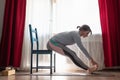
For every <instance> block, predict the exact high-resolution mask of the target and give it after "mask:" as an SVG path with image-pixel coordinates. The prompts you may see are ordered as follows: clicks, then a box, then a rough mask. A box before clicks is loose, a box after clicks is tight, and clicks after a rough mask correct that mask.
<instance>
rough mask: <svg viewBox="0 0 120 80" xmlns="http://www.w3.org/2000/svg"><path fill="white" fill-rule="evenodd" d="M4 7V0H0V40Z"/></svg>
mask: <svg viewBox="0 0 120 80" xmlns="http://www.w3.org/2000/svg"><path fill="white" fill-rule="evenodd" d="M4 7H5V0H0V41H1V36H2V26H3V16H4Z"/></svg>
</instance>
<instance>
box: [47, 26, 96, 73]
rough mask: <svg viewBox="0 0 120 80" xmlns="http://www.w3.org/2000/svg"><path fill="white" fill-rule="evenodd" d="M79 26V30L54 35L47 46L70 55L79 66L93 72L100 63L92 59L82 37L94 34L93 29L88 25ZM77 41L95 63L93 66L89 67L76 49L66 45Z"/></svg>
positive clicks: (62, 53)
mask: <svg viewBox="0 0 120 80" xmlns="http://www.w3.org/2000/svg"><path fill="white" fill-rule="evenodd" d="M77 28H78V29H79V31H70V32H62V33H59V34H56V35H55V36H53V37H52V38H51V39H50V40H49V41H48V44H47V48H48V49H49V50H54V51H56V52H58V53H60V54H61V55H65V56H68V57H69V58H70V59H71V60H72V61H73V63H75V64H76V65H77V66H79V67H80V68H83V69H84V70H86V72H87V73H92V72H94V71H95V70H97V67H98V64H97V63H96V62H95V61H94V60H93V59H92V57H91V56H90V55H89V53H88V52H87V50H86V49H85V48H84V46H83V44H82V42H81V38H80V37H84V38H85V37H87V36H88V35H89V34H90V33H91V34H92V31H91V29H90V27H89V26H88V25H82V26H77ZM75 43H76V44H77V45H78V47H79V48H80V49H81V50H82V52H83V53H84V54H85V55H86V57H87V58H88V59H89V61H90V62H91V64H92V65H93V66H92V67H90V68H89V67H88V66H87V65H85V64H84V63H83V62H82V60H81V59H80V58H79V57H78V56H77V55H76V53H75V52H74V51H72V50H71V49H69V48H68V47H66V46H67V45H72V44H75Z"/></svg>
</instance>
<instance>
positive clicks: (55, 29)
mask: <svg viewBox="0 0 120 80" xmlns="http://www.w3.org/2000/svg"><path fill="white" fill-rule="evenodd" d="M52 1H53V2H52ZM26 10H27V11H26V25H25V34H24V43H23V52H22V61H21V68H22V69H25V70H28V69H29V67H30V37H29V29H28V28H29V27H28V25H29V24H32V25H33V27H37V29H38V35H39V39H40V40H39V41H40V45H41V44H42V46H40V49H46V43H47V41H48V39H49V38H50V37H51V36H52V35H54V34H57V33H59V32H63V31H71V30H76V26H78V25H82V24H88V25H90V26H91V29H92V31H93V34H101V28H100V21H99V10H98V1H97V0H27V8H26ZM87 41H88V42H89V41H90V40H87ZM100 41H101V39H100ZM93 42H94V40H93ZM101 44H102V43H101ZM101 44H100V45H101ZM87 46H89V44H88V45H87ZM69 47H70V48H72V49H74V50H75V51H77V52H76V53H77V54H78V55H79V53H80V50H79V49H78V47H77V46H76V45H72V46H69ZM87 48H88V47H87ZM94 48H95V47H92V48H91V47H89V49H90V50H93V53H95V52H94ZM98 49H99V48H98ZM101 49H102V48H100V49H99V50H98V52H99V51H100V50H101ZM98 54H100V55H101V54H102V53H98ZM79 56H80V55H79ZM102 57H103V56H102ZM41 58H43V60H44V61H46V60H45V59H44V58H45V57H41ZM84 60H86V59H85V58H84ZM67 61H68V59H66V57H64V56H61V55H59V54H58V55H57V62H56V63H57V68H58V69H59V70H60V69H63V68H65V69H66V68H68V66H67V65H66V63H68V62H67ZM85 62H87V60H86V61H85ZM69 63H70V62H69ZM58 64H59V66H58ZM72 64H73V63H72ZM86 64H88V62H87V63H86ZM60 65H61V66H60ZM63 65H64V66H63ZM88 65H89V64H88ZM74 66H75V65H74Z"/></svg>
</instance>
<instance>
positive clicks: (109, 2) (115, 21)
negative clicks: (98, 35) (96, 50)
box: [98, 0, 120, 67]
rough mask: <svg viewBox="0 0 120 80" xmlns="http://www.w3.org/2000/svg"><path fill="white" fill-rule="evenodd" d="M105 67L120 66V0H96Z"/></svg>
mask: <svg viewBox="0 0 120 80" xmlns="http://www.w3.org/2000/svg"><path fill="white" fill-rule="evenodd" d="M98 3H99V10H100V20H101V27H102V36H103V48H104V57H105V65H106V67H112V66H120V0H98Z"/></svg>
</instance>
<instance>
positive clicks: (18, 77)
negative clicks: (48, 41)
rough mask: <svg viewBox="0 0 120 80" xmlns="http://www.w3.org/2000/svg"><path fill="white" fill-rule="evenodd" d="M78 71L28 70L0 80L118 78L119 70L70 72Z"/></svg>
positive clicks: (114, 79) (94, 79) (111, 79)
mask: <svg viewBox="0 0 120 80" xmlns="http://www.w3.org/2000/svg"><path fill="white" fill-rule="evenodd" d="M75 72H78V71H74V72H72V71H68V72H56V73H54V74H53V75H49V74H48V73H47V74H39V73H40V72H39V73H36V74H33V75H30V74H29V72H16V74H15V75H11V76H2V75H0V80H120V71H119V70H102V71H96V72H95V73H94V74H92V75H81V74H71V73H75Z"/></svg>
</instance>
